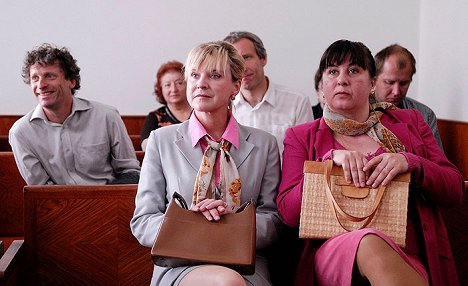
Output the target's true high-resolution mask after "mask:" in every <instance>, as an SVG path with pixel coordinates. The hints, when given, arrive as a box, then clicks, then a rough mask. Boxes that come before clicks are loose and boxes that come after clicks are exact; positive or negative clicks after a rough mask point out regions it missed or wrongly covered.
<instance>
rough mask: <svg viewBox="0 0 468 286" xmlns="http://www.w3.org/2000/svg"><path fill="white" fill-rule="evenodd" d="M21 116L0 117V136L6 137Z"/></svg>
mask: <svg viewBox="0 0 468 286" xmlns="http://www.w3.org/2000/svg"><path fill="white" fill-rule="evenodd" d="M21 116H23V115H0V135H8V131H9V130H10V128H11V126H13V123H15V121H16V120H18V119H20V118H21Z"/></svg>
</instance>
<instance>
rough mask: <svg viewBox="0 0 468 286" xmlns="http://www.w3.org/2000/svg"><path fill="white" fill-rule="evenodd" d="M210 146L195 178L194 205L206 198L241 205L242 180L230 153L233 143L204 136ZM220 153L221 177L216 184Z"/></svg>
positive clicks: (235, 205)
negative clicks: (217, 161) (217, 158)
mask: <svg viewBox="0 0 468 286" xmlns="http://www.w3.org/2000/svg"><path fill="white" fill-rule="evenodd" d="M203 139H204V140H206V142H208V146H207V147H206V150H205V153H204V154H203V159H202V162H201V165H200V169H199V170H198V174H197V177H196V179H195V187H194V190H193V199H192V205H195V204H197V203H199V202H201V201H202V200H204V199H221V200H223V201H225V202H226V203H227V204H228V205H229V206H231V207H238V206H240V195H241V180H240V177H239V172H238V171H237V167H236V163H235V162H234V160H232V158H231V155H230V154H229V149H230V147H231V143H230V142H229V141H226V140H224V139H223V140H221V142H220V143H218V142H215V141H213V140H211V139H210V138H208V136H205V137H203ZM218 152H221V153H220V157H219V162H220V166H219V168H220V172H219V175H220V178H219V184H216V171H215V170H216V169H215V163H216V157H217V155H218Z"/></svg>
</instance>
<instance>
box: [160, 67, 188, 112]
mask: <svg viewBox="0 0 468 286" xmlns="http://www.w3.org/2000/svg"><path fill="white" fill-rule="evenodd" d="M183 67H184V65H183V64H182V63H181V62H178V61H170V62H167V63H164V64H162V65H161V66H160V67H159V69H158V72H157V73H156V82H155V83H154V94H155V95H156V99H157V100H158V101H159V102H160V103H161V104H164V105H166V103H167V102H166V100H165V99H164V96H163V92H162V84H161V78H162V77H163V75H165V74H166V73H168V72H171V71H175V72H180V74H181V75H182V76H183V75H184V71H183Z"/></svg>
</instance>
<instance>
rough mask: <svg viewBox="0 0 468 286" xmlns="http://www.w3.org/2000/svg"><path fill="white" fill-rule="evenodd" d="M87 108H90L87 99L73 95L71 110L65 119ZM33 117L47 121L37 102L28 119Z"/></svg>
mask: <svg viewBox="0 0 468 286" xmlns="http://www.w3.org/2000/svg"><path fill="white" fill-rule="evenodd" d="M88 109H91V105H90V102H89V101H87V100H84V99H82V98H79V97H73V103H72V110H71V113H70V115H68V117H67V119H68V118H70V117H71V116H72V115H73V114H74V113H75V112H77V111H84V110H88ZM34 119H42V120H44V121H45V122H49V120H48V119H47V116H46V115H45V113H44V109H42V106H41V105H40V104H38V105H37V106H36V108H34V111H33V113H32V115H31V118H30V119H29V121H33V120H34Z"/></svg>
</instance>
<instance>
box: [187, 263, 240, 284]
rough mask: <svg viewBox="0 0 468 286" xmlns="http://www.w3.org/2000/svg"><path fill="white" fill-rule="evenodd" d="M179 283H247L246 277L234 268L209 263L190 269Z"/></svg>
mask: <svg viewBox="0 0 468 286" xmlns="http://www.w3.org/2000/svg"><path fill="white" fill-rule="evenodd" d="M179 285H180V286H189V285H219V286H245V285H246V283H245V280H244V277H242V275H240V274H239V273H238V272H236V271H234V270H232V269H229V268H226V267H222V266H215V265H209V266H203V267H199V268H196V269H194V270H192V271H190V272H189V273H188V274H187V275H186V276H185V277H184V278H183V279H182V280H181V281H180V283H179Z"/></svg>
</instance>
